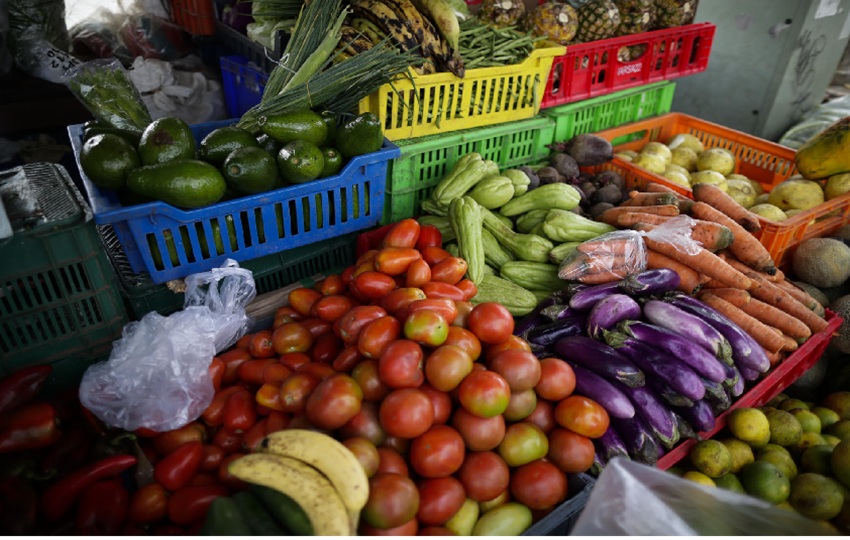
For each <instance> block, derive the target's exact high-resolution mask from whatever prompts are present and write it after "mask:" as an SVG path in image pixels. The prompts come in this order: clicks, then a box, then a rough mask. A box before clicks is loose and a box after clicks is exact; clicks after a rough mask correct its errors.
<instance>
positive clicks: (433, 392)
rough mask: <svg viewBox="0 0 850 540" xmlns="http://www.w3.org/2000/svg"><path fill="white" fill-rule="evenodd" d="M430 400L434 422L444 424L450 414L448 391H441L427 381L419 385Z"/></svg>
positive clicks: (450, 406) (450, 398) (450, 402)
mask: <svg viewBox="0 0 850 540" xmlns="http://www.w3.org/2000/svg"><path fill="white" fill-rule="evenodd" d="M419 390H421V391H422V392H424V393H425V394H426V395H427V396H428V398H429V399H430V400H431V405H433V406H434V424H445V423H446V422H448V421H449V418H450V417H451V415H452V397H451V396H450V395H449V394H448V392H441V391H439V390H437V389H436V388H434V387H433V386H431V385H430V384H428V383H425V384H423V385H422V386H420V387H419Z"/></svg>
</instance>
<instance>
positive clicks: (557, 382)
mask: <svg viewBox="0 0 850 540" xmlns="http://www.w3.org/2000/svg"><path fill="white" fill-rule="evenodd" d="M575 388H576V374H575V373H574V372H573V368H572V367H571V366H570V365H569V364H568V363H566V362H564V361H563V360H561V359H560V358H543V359H541V360H540V381H539V382H538V383H537V384H536V385H535V386H534V390H535V391H536V392H537V395H538V396H540V397H542V398H543V399H548V400H549V401H561V400H562V399H564V398H566V397H568V396H570V395H571V394H572V393H573V390H575Z"/></svg>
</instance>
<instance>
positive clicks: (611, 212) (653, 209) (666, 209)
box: [599, 204, 679, 225]
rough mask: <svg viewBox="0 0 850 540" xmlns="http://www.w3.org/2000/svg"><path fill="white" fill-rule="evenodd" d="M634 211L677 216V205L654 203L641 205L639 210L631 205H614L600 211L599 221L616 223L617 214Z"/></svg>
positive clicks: (609, 223)
mask: <svg viewBox="0 0 850 540" xmlns="http://www.w3.org/2000/svg"><path fill="white" fill-rule="evenodd" d="M635 213H640V214H643V213H646V214H655V215H657V216H678V215H679V207H678V206H676V205H675V204H654V205H647V206H641V207H640V211H636V210H635V208H634V207H633V206H615V207H613V208H609V209H608V210H605V211H604V212H602V214H601V215H600V216H599V221H602V222H603V223H607V224H608V225H617V216H623V215H626V214H635Z"/></svg>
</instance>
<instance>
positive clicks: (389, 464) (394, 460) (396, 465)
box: [378, 446, 410, 476]
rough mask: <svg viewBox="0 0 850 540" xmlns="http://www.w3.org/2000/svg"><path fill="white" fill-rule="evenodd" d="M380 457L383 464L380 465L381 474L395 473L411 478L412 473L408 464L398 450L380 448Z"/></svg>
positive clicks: (385, 447)
mask: <svg viewBox="0 0 850 540" xmlns="http://www.w3.org/2000/svg"><path fill="white" fill-rule="evenodd" d="M378 455H379V456H380V457H381V462H380V463H379V464H378V472H379V473H393V474H400V475H402V476H410V471H409V470H408V468H407V462H406V461H404V458H403V457H401V454H399V453H398V452H397V451H396V450H393V449H392V448H389V447H387V446H379V447H378Z"/></svg>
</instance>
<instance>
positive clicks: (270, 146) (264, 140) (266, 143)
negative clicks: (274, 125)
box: [257, 133, 283, 156]
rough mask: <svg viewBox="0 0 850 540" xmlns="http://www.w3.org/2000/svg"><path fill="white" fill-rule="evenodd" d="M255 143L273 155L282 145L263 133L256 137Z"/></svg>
mask: <svg viewBox="0 0 850 540" xmlns="http://www.w3.org/2000/svg"><path fill="white" fill-rule="evenodd" d="M257 144H259V145H260V148H262V149H263V150H265V151H266V152H268V153H269V154H271V155H273V156H276V155H277V153H278V152H280V147H281V146H283V145H282V144H280V143H279V142H277V141H276V140H274V139H272V138H271V137H269V136H268V135H266V134H265V133H263V134H262V135H260V136H259V137H257Z"/></svg>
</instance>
